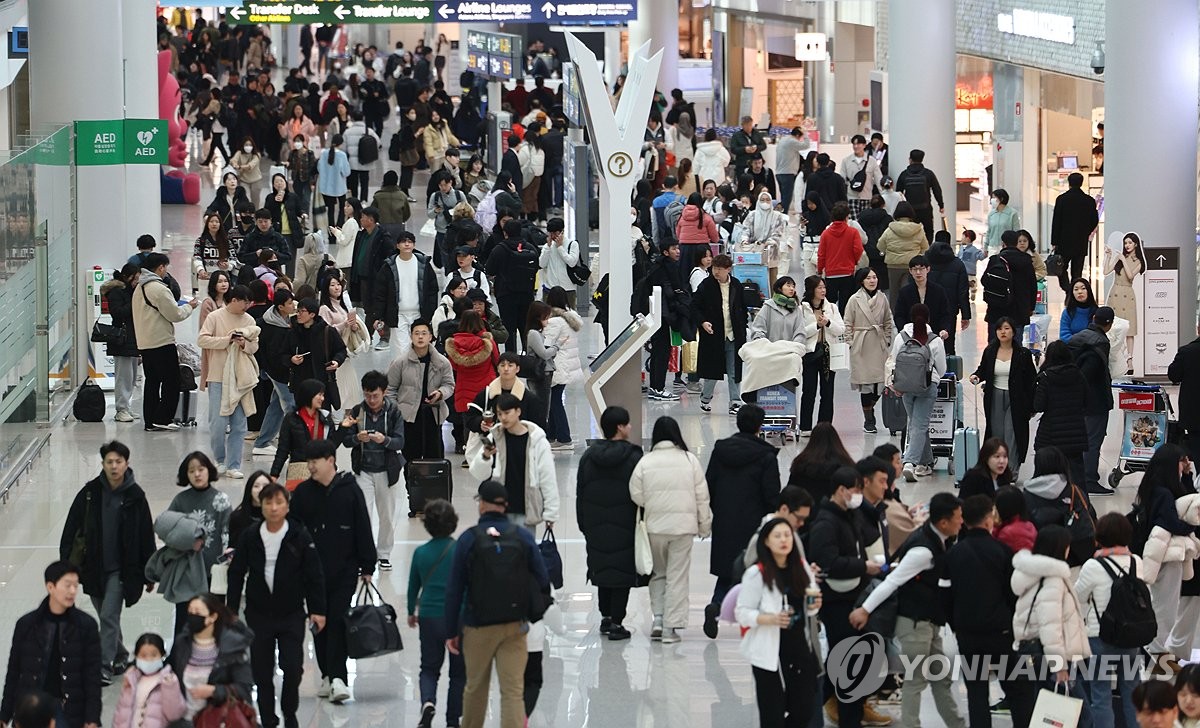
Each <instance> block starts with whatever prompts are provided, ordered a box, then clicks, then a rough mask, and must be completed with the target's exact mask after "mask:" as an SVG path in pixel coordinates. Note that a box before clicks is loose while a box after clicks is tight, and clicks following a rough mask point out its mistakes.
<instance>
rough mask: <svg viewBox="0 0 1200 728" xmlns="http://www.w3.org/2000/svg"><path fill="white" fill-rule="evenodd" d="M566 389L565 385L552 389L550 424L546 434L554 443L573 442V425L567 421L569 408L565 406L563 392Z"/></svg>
mask: <svg viewBox="0 0 1200 728" xmlns="http://www.w3.org/2000/svg"><path fill="white" fill-rule="evenodd" d="M566 388H567V385H565V384H555V385H554V386H552V387H550V422H549V429H548V431H547V433H546V434H548V435H549V436H550V440H551V441H552V442H570V441H571V423H570V422H569V421H568V420H567V408H566V407H565V406H564V405H563V392H564V391H565V390H566Z"/></svg>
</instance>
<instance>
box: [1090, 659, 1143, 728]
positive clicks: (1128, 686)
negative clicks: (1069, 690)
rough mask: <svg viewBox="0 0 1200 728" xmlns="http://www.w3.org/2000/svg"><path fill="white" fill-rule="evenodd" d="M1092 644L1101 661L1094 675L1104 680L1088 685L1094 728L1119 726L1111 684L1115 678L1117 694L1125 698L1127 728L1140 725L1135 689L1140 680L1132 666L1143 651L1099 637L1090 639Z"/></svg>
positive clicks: (1123, 711) (1123, 701)
mask: <svg viewBox="0 0 1200 728" xmlns="http://www.w3.org/2000/svg"><path fill="white" fill-rule="evenodd" d="M1088 644H1089V645H1091V648H1092V660H1094V661H1096V660H1100V664H1099V666H1098V667H1097V668H1096V669H1095V672H1094V673H1093V675H1099V676H1102V678H1103V679H1100V680H1089V681H1087V683H1086V688H1087V693H1088V707H1090V708H1091V711H1092V725H1093V726H1095V728H1113V726H1115V725H1116V717H1115V716H1114V714H1113V700H1112V680H1111V678H1112V677H1114V676H1115V677H1116V680H1117V692H1118V693H1120V695H1121V712H1122V714H1123V715H1124V716H1125V725H1126V726H1129V727H1130V728H1132V726H1135V725H1137V724H1138V723H1137V711H1136V710H1134V708H1133V688H1134V686H1135V685H1137V684H1138V679H1137V673H1136V672H1135V671H1134V670H1133V668H1132V667H1131V666H1132V665H1133V664H1135V661H1136V660H1137V659H1138V658H1139V654H1138V653H1139V650H1138V649H1137V648H1136V647H1133V648H1125V647H1115V646H1113V645H1110V644H1108V643H1107V642H1105V641H1104V640H1102V639H1100V638H1099V637H1088ZM1105 656H1108V657H1107V659H1103V660H1101V658H1103V657H1105Z"/></svg>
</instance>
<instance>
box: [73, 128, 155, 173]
mask: <svg viewBox="0 0 1200 728" xmlns="http://www.w3.org/2000/svg"><path fill="white" fill-rule="evenodd" d="M166 163H167V122H165V121H163V120H162V119H113V120H112V121H77V122H75V164H78V165H80V166H90V167H95V166H104V165H111V164H166Z"/></svg>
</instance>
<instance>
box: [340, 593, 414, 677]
mask: <svg viewBox="0 0 1200 728" xmlns="http://www.w3.org/2000/svg"><path fill="white" fill-rule="evenodd" d="M376 598H378V599H379V604H375V599H376ZM402 649H404V643H403V642H401V640H400V625H399V624H398V623H397V622H396V610H395V608H393V607H392V605H390V604H388V603H387V602H386V601H384V599H383V595H382V594H380V593H379V590H378V589H377V588H375V585H374V584H372V583H370V582H366V581H364V582H362V583H361V585H360V586H359V587H358V594H356V595H355V597H354V606H352V607H350V609H349V610H347V611H346V656H347V657H350V658H351V659H354V660H362V659H365V658H367V657H379V656H380V655H390V654H391V653H393V652H399V651H400V650H402Z"/></svg>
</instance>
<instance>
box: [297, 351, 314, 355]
mask: <svg viewBox="0 0 1200 728" xmlns="http://www.w3.org/2000/svg"><path fill="white" fill-rule="evenodd" d="M311 353H312V352H311V351H306V352H304V353H302V354H296V356H308V355H309V354H311Z"/></svg>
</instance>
